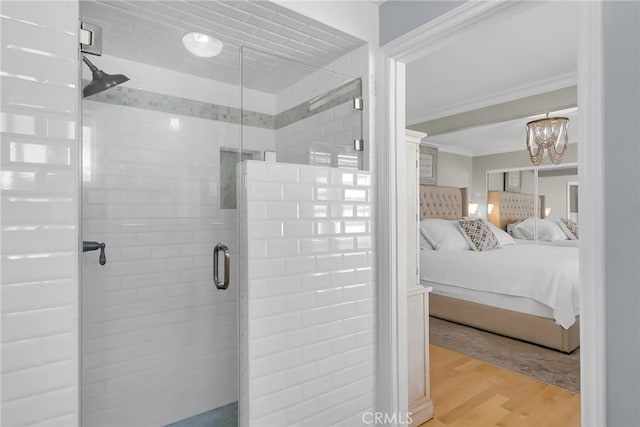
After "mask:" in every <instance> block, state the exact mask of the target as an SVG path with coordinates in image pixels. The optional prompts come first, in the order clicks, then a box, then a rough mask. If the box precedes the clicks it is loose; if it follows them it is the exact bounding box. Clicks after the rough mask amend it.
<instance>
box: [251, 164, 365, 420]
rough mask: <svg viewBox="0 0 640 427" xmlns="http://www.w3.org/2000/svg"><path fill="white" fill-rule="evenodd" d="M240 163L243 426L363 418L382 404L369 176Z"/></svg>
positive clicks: (327, 170)
mask: <svg viewBox="0 0 640 427" xmlns="http://www.w3.org/2000/svg"><path fill="white" fill-rule="evenodd" d="M242 173H243V180H244V184H243V185H244V189H245V191H246V192H245V194H244V198H243V203H244V204H243V206H244V208H243V209H242V211H241V224H246V227H247V229H246V235H245V236H244V237H243V239H246V241H247V243H248V248H249V250H248V253H247V255H246V259H244V260H242V263H243V264H242V265H243V267H242V272H243V273H245V274H246V275H245V277H242V278H241V288H240V315H241V320H240V321H241V328H240V375H241V378H242V381H243V387H242V394H241V396H240V424H241V425H256V426H285V425H286V426H292V425H310V426H328V425H345V426H347V425H348V426H354V425H362V424H363V421H362V418H361V416H362V414H363V413H364V412H366V411H370V410H371V409H372V408H373V407H374V403H375V402H374V399H375V393H374V382H375V381H374V380H375V285H374V279H373V275H372V269H373V259H374V253H373V248H372V247H371V236H372V226H373V224H372V223H373V221H374V218H372V215H371V212H372V209H371V206H372V202H371V193H372V187H371V179H370V174H369V173H368V172H358V171H351V170H344V169H329V168H324V167H316V166H303V165H292V164H281V163H275V164H274V163H261V162H251V161H250V162H247V163H246V164H245V165H244V170H243V172H242ZM267 180H268V181H269V182H267ZM287 189H288V191H287ZM353 192H356V194H358V197H352V196H350V194H352V193H353ZM299 193H303V194H305V195H308V197H305V198H300V197H298V194H299ZM269 212H278V213H282V215H280V216H279V217H278V218H275V217H270V216H269ZM324 224H329V225H328V226H327V227H326V229H325V227H324ZM241 227H242V225H241ZM265 230H268V231H265Z"/></svg>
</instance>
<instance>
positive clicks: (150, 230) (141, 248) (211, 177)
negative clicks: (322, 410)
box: [81, 57, 242, 426]
mask: <svg viewBox="0 0 640 427" xmlns="http://www.w3.org/2000/svg"><path fill="white" fill-rule="evenodd" d="M100 60H101V63H102V64H103V65H104V64H105V63H106V62H107V60H108V58H106V57H102V58H101V59H100ZM114 62H116V61H114ZM117 64H118V66H119V67H120V69H121V70H120V72H123V73H127V75H129V77H130V78H131V80H132V82H135V81H136V76H140V75H142V74H144V73H149V74H150V72H151V71H154V70H153V68H155V67H150V66H146V65H144V64H140V63H135V62H133V61H127V60H124V59H118V60H117ZM123 67H124V68H125V69H122V68H123ZM105 68H106V66H105ZM109 68H110V69H114V68H115V67H114V66H111V67H109ZM158 70H159V69H156V70H155V71H156V74H155V75H156V77H157V80H158V81H157V85H156V87H155V88H150V89H149V90H139V89H135V87H136V86H135V84H132V85H131V86H130V87H127V86H126V85H125V86H121V87H119V88H114V89H111V90H110V91H108V92H102V93H99V94H97V95H94V96H92V97H89V98H85V99H84V101H83V103H82V108H83V168H82V169H83V189H82V195H83V204H82V235H83V240H85V241H88V242H94V243H89V246H90V248H93V247H96V245H97V250H96V251H87V252H85V253H84V254H83V257H82V322H81V324H82V414H83V420H82V424H83V425H86V426H95V425H109V426H124V425H136V426H146V425H149V426H152V425H153V426H157V425H166V424H170V423H174V422H179V421H181V420H185V419H189V418H191V417H193V416H195V415H197V414H202V413H204V414H203V415H200V418H202V417H205V418H206V417H209V418H211V417H218V418H220V417H223V418H225V419H231V420H232V419H233V418H235V417H237V415H236V412H237V403H236V402H237V395H238V379H237V377H238V374H237V357H238V356H237V355H238V349H237V295H238V286H237V283H238V281H237V278H238V275H237V265H238V264H237V259H238V256H237V254H238V253H239V247H238V237H237V236H238V230H237V228H238V222H237V215H236V209H235V164H236V163H237V162H238V161H239V159H240V158H241V156H242V153H241V150H240V138H239V124H238V114H237V113H238V109H237V107H236V108H235V109H234V108H231V107H228V106H221V105H216V104H215V103H214V102H213V101H212V102H210V103H206V106H207V108H208V110H207V111H210V112H211V114H210V115H209V116H207V115H206V114H205V115H203V114H202V112H201V111H200V112H198V114H197V115H196V114H194V111H197V108H196V107H202V105H203V102H202V101H195V100H193V99H191V98H190V96H192V94H193V91H191V92H190V93H185V94H184V95H183V96H181V97H177V96H170V95H167V94H166V92H163V88H171V91H173V92H175V91H176V90H177V89H176V88H179V87H180V84H183V86H182V87H186V88H188V82H183V81H180V80H179V79H180V78H181V76H179V75H178V73H173V72H171V71H169V70H159V71H158ZM163 77H165V78H164V79H163ZM186 92H188V91H186ZM231 99H234V98H231ZM235 99H237V92H235ZM221 111H226V112H228V113H229V114H227V115H224V117H223V115H222V114H218V113H219V112H221ZM234 111H235V116H234V115H233V112H234ZM230 169H232V171H230ZM101 244H104V245H105V246H104V247H101ZM90 248H89V249H90ZM101 249H103V251H102V252H103V253H104V254H103V256H102V257H101V256H100V252H101ZM227 249H228V252H227ZM228 254H230V255H228ZM215 255H217V256H218V257H217V261H216V258H215ZM101 258H102V261H104V262H101ZM227 262H230V266H229V265H225V264H226V263H227ZM216 266H217V267H218V271H217V272H216V271H215V269H214V267H216ZM225 280H228V281H229V283H228V288H227V289H225V290H222V289H218V287H217V286H216V283H214V282H217V284H218V286H219V287H220V288H225V287H226V285H227V283H225Z"/></svg>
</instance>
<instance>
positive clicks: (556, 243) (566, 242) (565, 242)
mask: <svg viewBox="0 0 640 427" xmlns="http://www.w3.org/2000/svg"><path fill="white" fill-rule="evenodd" d="M513 240H514V241H515V242H516V245H533V244H534V242H533V240H530V239H513ZM535 244H536V245H546V246H568V247H571V248H577V247H578V246H579V244H580V240H555V241H553V242H549V241H547V240H538V241H536V242H535Z"/></svg>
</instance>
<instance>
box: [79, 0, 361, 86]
mask: <svg viewBox="0 0 640 427" xmlns="http://www.w3.org/2000/svg"><path fill="white" fill-rule="evenodd" d="M81 4H82V10H81V13H82V20H83V21H84V22H88V23H92V24H96V25H99V26H101V27H102V30H103V35H102V45H103V54H105V55H112V56H117V57H121V58H125V59H130V60H133V61H138V62H143V63H146V64H150V65H155V66H158V67H163V68H167V69H171V70H175V71H180V72H184V73H188V74H193V75H197V76H201V77H205V78H209V79H213V80H218V81H222V82H227V83H231V84H239V83H240V73H239V69H240V66H239V49H240V47H241V46H248V47H252V48H255V49H258V50H263V51H268V52H272V53H274V54H276V55H280V56H283V57H286V58H291V59H295V60H296V61H300V62H302V63H306V64H310V65H313V66H316V67H323V66H326V65H327V64H329V63H331V62H332V61H334V60H336V59H337V58H339V57H341V56H343V55H345V54H346V53H348V52H350V51H352V50H353V49H355V48H356V47H358V46H360V45H362V44H363V41H362V40H359V39H357V38H354V37H352V36H350V35H348V34H346V33H342V32H340V31H337V30H335V29H333V28H331V27H328V26H326V25H324V24H322V23H319V22H316V21H314V20H312V19H310V18H307V17H304V16H302V15H299V14H297V13H295V12H293V11H290V10H289V9H286V8H284V7H282V6H278V5H277V4H274V3H271V2H268V1H213V0H208V1H164V0H159V1H152V0H143V1H83V2H82V3H81ZM191 31H198V32H201V33H205V34H208V35H211V36H213V37H216V38H218V39H220V40H222V42H223V43H224V49H223V51H222V53H221V54H220V55H218V56H217V57H214V58H198V57H195V56H193V55H191V54H190V53H188V52H187V51H186V50H185V49H184V48H183V46H182V37H183V36H184V35H185V34H186V33H188V32H191ZM111 72H115V71H111ZM118 72H119V73H125V74H126V70H118ZM244 72H245V76H246V75H248V76H261V78H250V79H248V80H249V81H250V84H249V85H246V86H248V87H251V88H252V89H257V90H262V91H265V92H270V93H277V92H279V91H281V90H282V89H284V88H286V87H288V86H290V85H291V84H292V83H294V82H295V81H297V80H299V79H300V78H302V77H304V76H305V75H307V74H309V73H310V72H311V69H310V68H309V67H305V66H302V65H300V66H295V65H293V64H292V63H291V62H288V61H282V60H278V59H277V58H274V57H270V56H263V55H256V54H255V53H252V54H251V55H248V58H247V60H246V61H245V64H244Z"/></svg>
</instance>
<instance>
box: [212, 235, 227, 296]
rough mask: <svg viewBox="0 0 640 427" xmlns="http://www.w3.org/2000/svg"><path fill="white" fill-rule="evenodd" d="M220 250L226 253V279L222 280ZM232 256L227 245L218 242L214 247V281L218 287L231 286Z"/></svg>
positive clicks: (225, 287)
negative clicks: (230, 268)
mask: <svg viewBox="0 0 640 427" xmlns="http://www.w3.org/2000/svg"><path fill="white" fill-rule="evenodd" d="M220 251H222V254H223V255H224V280H223V281H222V282H220V269H219V266H218V264H219V262H220V261H219V258H220ZM230 260H231V257H230V256H229V248H228V247H227V245H225V244H222V243H218V244H217V245H216V247H215V248H213V283H214V284H215V285H216V288H218V289H227V288H228V287H229V264H230Z"/></svg>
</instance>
